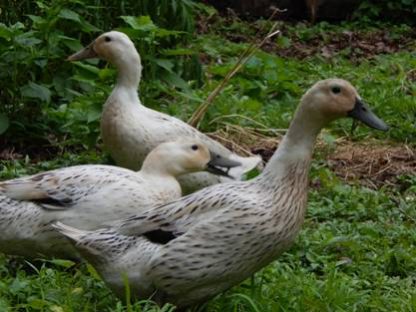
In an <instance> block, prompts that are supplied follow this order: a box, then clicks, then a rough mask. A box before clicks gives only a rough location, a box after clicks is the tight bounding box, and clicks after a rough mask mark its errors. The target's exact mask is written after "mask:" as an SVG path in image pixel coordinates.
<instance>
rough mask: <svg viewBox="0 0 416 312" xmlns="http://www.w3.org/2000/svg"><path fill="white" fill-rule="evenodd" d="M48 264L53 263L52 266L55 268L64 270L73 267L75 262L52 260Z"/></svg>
mask: <svg viewBox="0 0 416 312" xmlns="http://www.w3.org/2000/svg"><path fill="white" fill-rule="evenodd" d="M49 262H50V263H53V264H55V265H57V266H60V267H63V268H66V269H67V268H70V267H72V266H74V265H75V262H74V261H71V260H65V259H52V260H49Z"/></svg>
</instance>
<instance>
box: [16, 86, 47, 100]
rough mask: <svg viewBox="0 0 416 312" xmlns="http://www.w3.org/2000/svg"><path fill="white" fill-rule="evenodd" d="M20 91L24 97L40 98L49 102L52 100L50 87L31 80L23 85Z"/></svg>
mask: <svg viewBox="0 0 416 312" xmlns="http://www.w3.org/2000/svg"><path fill="white" fill-rule="evenodd" d="M20 92H21V94H22V96H24V97H28V98H35V99H39V100H41V101H45V102H47V103H49V102H50V100H51V91H50V90H49V89H48V88H46V87H45V86H42V85H39V84H37V83H34V82H31V81H30V82H29V83H28V84H27V85H24V86H23V87H21V88H20Z"/></svg>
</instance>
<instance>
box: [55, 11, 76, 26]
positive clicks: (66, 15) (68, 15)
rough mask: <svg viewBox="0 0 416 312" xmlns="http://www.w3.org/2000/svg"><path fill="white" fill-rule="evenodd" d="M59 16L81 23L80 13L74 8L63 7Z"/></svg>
mask: <svg viewBox="0 0 416 312" xmlns="http://www.w3.org/2000/svg"><path fill="white" fill-rule="evenodd" d="M58 16H59V17H61V18H63V19H67V20H70V21H75V22H78V23H81V19H80V17H79V14H78V13H76V12H74V11H72V10H69V9H62V11H61V12H60V13H59V15H58Z"/></svg>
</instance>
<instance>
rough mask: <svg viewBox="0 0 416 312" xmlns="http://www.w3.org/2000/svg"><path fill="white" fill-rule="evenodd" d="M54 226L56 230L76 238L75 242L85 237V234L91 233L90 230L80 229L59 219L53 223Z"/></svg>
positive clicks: (73, 238)
mask: <svg viewBox="0 0 416 312" xmlns="http://www.w3.org/2000/svg"><path fill="white" fill-rule="evenodd" d="M52 227H53V228H54V229H55V230H57V231H58V232H59V233H61V234H63V235H65V236H66V237H68V238H70V239H72V240H74V241H75V242H78V241H79V240H80V239H81V237H83V236H84V235H85V234H88V233H90V231H84V230H79V229H77V228H74V227H72V226H69V225H66V224H63V223H62V222H59V221H57V222H55V223H53V224H52Z"/></svg>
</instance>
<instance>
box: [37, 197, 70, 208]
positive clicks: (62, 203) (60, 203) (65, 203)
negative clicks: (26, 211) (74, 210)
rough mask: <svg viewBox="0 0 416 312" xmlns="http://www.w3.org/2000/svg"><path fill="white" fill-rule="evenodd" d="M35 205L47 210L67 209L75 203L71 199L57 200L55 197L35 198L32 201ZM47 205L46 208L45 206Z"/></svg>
mask: <svg viewBox="0 0 416 312" xmlns="http://www.w3.org/2000/svg"><path fill="white" fill-rule="evenodd" d="M30 201H31V202H33V203H36V204H38V205H41V206H42V207H43V208H45V209H51V210H54V209H65V208H68V207H70V206H72V204H73V201H72V200H71V199H70V198H63V199H56V198H53V197H43V198H35V199H31V200H30ZM44 205H45V206H44Z"/></svg>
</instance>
